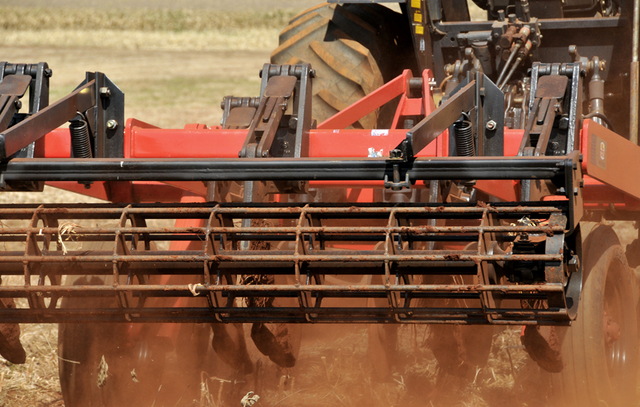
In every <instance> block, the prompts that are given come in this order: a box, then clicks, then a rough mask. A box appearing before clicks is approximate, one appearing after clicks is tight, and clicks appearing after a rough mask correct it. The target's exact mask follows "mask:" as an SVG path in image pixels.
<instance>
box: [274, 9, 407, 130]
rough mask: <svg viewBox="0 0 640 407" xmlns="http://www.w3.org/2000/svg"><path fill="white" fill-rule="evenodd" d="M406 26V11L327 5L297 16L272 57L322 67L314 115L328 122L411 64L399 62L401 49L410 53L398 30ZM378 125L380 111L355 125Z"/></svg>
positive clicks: (363, 126) (317, 71)
mask: <svg viewBox="0 0 640 407" xmlns="http://www.w3.org/2000/svg"><path fill="white" fill-rule="evenodd" d="M394 24H395V26H394ZM406 25H407V24H406V22H405V21H404V17H403V16H402V15H399V14H398V13H396V12H394V11H393V10H390V9H388V8H386V7H383V6H380V5H375V4H374V5H368V4H350V5H342V6H338V5H335V4H321V5H318V6H316V7H313V8H311V9H309V10H306V11H304V12H302V13H300V14H299V15H297V16H296V17H294V18H293V19H292V20H291V22H290V24H289V26H288V27H287V28H285V29H284V30H283V31H282V33H281V34H280V46H278V48H276V49H275V50H274V51H273V53H272V55H271V61H272V63H276V64H294V63H300V62H308V63H311V66H312V67H313V69H315V71H316V78H315V79H314V85H313V89H314V90H313V102H312V103H313V117H314V119H316V120H318V122H322V121H323V120H325V119H327V118H329V117H331V116H333V115H334V114H335V113H337V112H338V111H340V110H342V109H344V108H345V107H347V106H349V105H350V104H352V103H354V102H355V101H357V100H359V99H361V98H362V97H364V96H366V95H367V94H369V93H371V92H373V91H374V90H375V89H377V88H379V87H380V86H382V85H383V84H384V82H385V81H386V80H389V79H391V78H393V77H395V76H396V75H398V74H400V69H402V68H404V67H405V66H400V64H397V58H396V56H397V55H395V52H396V51H398V50H400V49H401V48H402V49H403V50H404V51H406V49H407V47H406V41H404V42H403V41H400V42H401V43H402V45H401V46H400V45H397V44H398V43H399V42H398V39H397V38H398V37H399V36H398V35H396V34H393V33H394V32H395V31H398V28H397V27H405V26H406ZM403 35H404V34H403ZM405 37H406V35H405ZM394 38H395V39H394ZM403 38H404V37H403ZM392 62H396V64H394V67H393V68H390V66H391V63H392ZM377 125H378V112H377V111H376V112H374V113H371V114H369V115H367V116H365V117H364V118H362V119H361V120H360V121H359V122H358V123H356V124H355V125H354V127H362V128H375V127H377Z"/></svg>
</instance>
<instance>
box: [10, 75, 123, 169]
mask: <svg viewBox="0 0 640 407" xmlns="http://www.w3.org/2000/svg"><path fill="white" fill-rule="evenodd" d="M18 78H25V79H18ZM27 81H29V82H31V79H30V77H29V76H28V75H12V76H6V77H5V78H4V80H3V81H2V83H0V97H1V99H0V101H4V100H7V101H9V102H11V104H8V103H4V110H3V111H2V114H1V116H0V120H1V121H0V124H2V125H3V126H0V130H1V131H2V133H0V160H6V159H7V158H11V157H13V156H14V155H15V154H16V153H18V152H19V151H20V150H22V149H23V148H25V147H27V146H29V145H31V144H32V143H33V142H35V141H37V140H39V139H40V138H42V137H43V136H44V135H45V134H47V133H49V132H51V131H53V130H54V129H56V128H58V127H59V126H61V125H63V124H64V123H66V122H68V121H70V120H72V119H74V118H75V117H76V116H78V115H79V114H80V115H81V116H82V117H83V119H86V122H87V125H88V133H89V137H90V140H89V143H90V145H91V150H92V151H91V156H93V157H123V154H124V145H123V140H124V138H123V128H124V93H122V91H121V90H120V89H118V87H117V86H116V85H115V84H114V83H113V82H111V81H110V80H109V78H107V77H106V75H104V74H102V73H99V72H96V73H89V72H88V73H87V77H86V80H85V81H84V82H83V83H82V84H80V86H78V88H76V89H75V90H74V91H73V92H72V93H70V94H69V95H67V96H65V97H63V98H62V99H60V100H59V101H57V102H55V103H54V104H52V105H49V106H47V107H44V108H43V109H41V110H39V111H38V110H36V111H32V112H31V114H30V115H29V117H27V118H23V117H20V119H23V120H21V121H20V122H19V123H17V124H16V125H14V126H12V127H9V128H7V127H8V124H7V126H4V124H5V122H6V121H11V119H12V118H13V116H14V115H15V108H14V107H15V106H16V105H17V104H18V99H19V97H21V96H22V95H24V93H25V91H26V85H29V83H27ZM31 86H33V85H31ZM45 90H46V91H48V86H47V87H46V89H45ZM46 100H47V101H48V94H47V95H46ZM12 113H13V114H12ZM76 158H80V157H76ZM82 158H85V157H82Z"/></svg>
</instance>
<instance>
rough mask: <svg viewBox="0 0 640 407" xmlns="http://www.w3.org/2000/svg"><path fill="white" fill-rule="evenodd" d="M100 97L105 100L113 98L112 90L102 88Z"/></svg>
mask: <svg viewBox="0 0 640 407" xmlns="http://www.w3.org/2000/svg"><path fill="white" fill-rule="evenodd" d="M100 96H102V97H103V98H108V97H111V89H109V88H107V87H106V86H103V87H101V88H100Z"/></svg>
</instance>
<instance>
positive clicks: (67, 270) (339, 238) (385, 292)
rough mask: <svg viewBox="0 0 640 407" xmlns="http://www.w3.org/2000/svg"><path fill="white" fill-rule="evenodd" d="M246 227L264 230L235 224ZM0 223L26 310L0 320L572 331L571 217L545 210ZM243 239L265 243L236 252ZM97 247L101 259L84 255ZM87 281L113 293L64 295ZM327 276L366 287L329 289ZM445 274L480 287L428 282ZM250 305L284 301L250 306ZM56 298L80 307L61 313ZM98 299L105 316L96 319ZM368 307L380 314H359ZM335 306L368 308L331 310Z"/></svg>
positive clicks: (262, 212) (184, 208)
mask: <svg viewBox="0 0 640 407" xmlns="http://www.w3.org/2000/svg"><path fill="white" fill-rule="evenodd" d="M243 219H256V220H265V221H268V222H265V223H259V225H260V226H243V222H242V220H243ZM488 219H490V221H489V220H488ZM523 219H527V221H526V222H524V221H523ZM177 220H180V223H176V221H177ZM434 220H439V221H438V222H437V223H436V222H434ZM0 221H1V222H2V223H1V225H2V227H0V270H1V271H0V274H1V275H2V276H3V277H4V278H3V285H2V286H0V297H5V298H26V299H27V300H28V301H27V303H28V304H27V305H23V307H22V308H18V309H15V310H0V321H12V322H15V321H20V322H37V321H44V322H59V321H76V322H80V321H85V320H89V319H90V320H92V321H130V322H150V321H154V322H161V321H174V322H189V321H200V322H214V321H218V322H241V321H245V322H256V321H271V322H362V323H369V322H395V323H417V322H431V323H459V324H470V323H471V324H486V323H494V324H566V323H568V322H569V317H568V313H567V309H566V306H564V303H563V301H562V299H563V298H564V290H565V287H564V284H563V275H564V274H563V266H562V265H563V264H564V261H565V259H564V256H563V253H562V250H561V247H562V242H563V236H564V230H565V226H566V225H565V223H566V217H565V215H564V214H563V209H562V207H558V206H554V205H553V204H548V205H546V204H542V203H536V204H535V206H524V205H508V204H503V205H498V204H491V205H489V204H484V203H480V204H478V205H472V204H456V205H440V204H438V205H428V204H427V205H425V204H420V205H416V204H389V205H383V204H376V205H371V204H354V205H340V204H336V205H333V206H330V205H313V204H307V205H305V204H300V205H297V206H294V205H284V204H215V203H211V204H192V205H189V204H181V205H178V204H176V205H137V206H134V205H127V206H123V205H111V204H105V205H3V206H0ZM158 221H162V222H165V223H164V224H160V225H158V224H156V223H155V222H158ZM185 222H186V223H185ZM167 223H171V224H179V225H182V226H165V225H166V224H167ZM185 224H189V225H193V226H188V227H185V226H184V225H185ZM245 224H248V225H250V224H251V222H245ZM516 236H528V237H530V238H531V240H532V241H536V242H538V241H539V242H545V241H546V242H548V243H547V244H548V245H549V246H548V249H547V251H546V252H545V251H535V252H531V253H517V254H514V253H512V252H511V249H510V247H511V245H512V242H513V241H514V240H515V238H516ZM247 241H249V242H254V241H255V242H263V243H264V242H268V244H262V245H260V244H256V245H254V244H251V245H250V246H248V245H244V247H243V245H242V244H241V243H242V242H247ZM92 242H103V243H104V245H106V247H104V245H103V248H102V249H99V250H96V249H92V248H91V247H90V246H91V245H90V244H91V243H92ZM176 242H188V248H187V246H186V245H184V244H182V246H180V245H175V243H176ZM491 245H493V246H491ZM496 245H498V246H499V248H496V247H497V246H496ZM178 246H180V247H181V248H180V249H177V247H178ZM465 246H466V247H465ZM489 246H491V250H487V249H486V248H487V247H489ZM172 247H173V248H174V249H173V250H172V249H171V248H172ZM247 247H249V249H247ZM523 263H527V264H528V263H531V264H542V265H546V267H547V275H546V277H545V275H544V273H543V274H542V277H541V278H539V279H537V280H536V279H534V280H532V281H524V280H523V281H520V282H519V283H517V284H515V283H513V282H510V281H509V279H508V278H507V276H508V275H509V274H508V272H506V271H503V270H510V269H509V268H510V267H511V266H510V265H511V264H523ZM496 270H498V271H497V272H496ZM247 273H250V274H257V275H260V274H264V275H276V276H280V277H279V278H280V280H276V282H275V283H274V284H271V285H243V284H242V283H241V279H239V278H238V276H240V275H242V274H247ZM11 275H13V276H21V277H12V278H8V276H11ZM85 275H86V276H103V277H102V278H103V279H104V276H108V277H107V278H108V279H109V280H100V281H109V282H105V283H104V285H87V284H86V283H85V284H78V285H65V283H64V281H65V280H64V279H65V277H70V276H85ZM329 275H336V276H359V277H358V278H359V279H360V281H362V283H358V284H344V285H338V284H335V283H330V282H326V283H325V282H324V281H325V280H326V277H327V276H329ZM441 275H454V276H456V275H471V276H475V277H477V279H476V281H478V282H479V283H477V284H465V283H462V280H460V281H461V283H460V284H435V283H434V281H436V280H434V279H433V278H434V276H441ZM372 276H374V277H375V276H381V278H382V282H383V284H379V283H375V284H374V283H372V281H380V277H378V278H377V280H372ZM363 278H364V280H363ZM549 278H551V280H553V281H551V280H549ZM545 279H546V280H545ZM16 280H17V282H16ZM547 280H548V281H547ZM254 297H272V298H283V299H288V300H287V301H288V302H286V304H287V305H286V306H271V307H268V308H260V307H249V306H247V303H248V302H249V301H248V299H250V298H254ZM62 298H73V299H74V302H73V303H74V304H80V303H82V304H83V305H82V306H81V307H80V306H77V307H76V308H73V307H72V308H68V307H65V308H60V303H61V299H62ZM96 298H111V299H112V304H111V306H107V307H106V308H105V306H104V303H101V304H102V305H101V307H99V308H97V307H93V306H92V303H93V302H94V301H95V299H96ZM180 298H182V299H188V300H187V301H186V303H187V304H189V305H188V306H185V305H184V304H185V302H184V301H183V302H180V303H178V302H177V299H180ZM373 298H387V299H388V305H387V306H385V307H373V306H367V305H366V304H367V299H373ZM335 299H359V300H361V301H362V303H361V304H360V305H358V306H345V307H335V306H334V305H333V304H335V302H331V303H330V304H329V305H327V301H325V300H331V301H334V300H335ZM424 299H478V300H480V303H481V304H482V307H480V308H478V309H470V308H455V307H454V308H443V309H440V308H434V307H431V306H427V305H425V304H426V303H425V301H424ZM510 299H514V300H541V301H544V300H550V299H555V300H554V301H553V304H552V306H551V307H550V308H549V309H546V310H523V309H520V308H517V309H511V308H504V307H503V306H501V305H500V304H501V303H502V300H510ZM558 299H559V300H558ZM292 302H293V303H297V306H295V305H292Z"/></svg>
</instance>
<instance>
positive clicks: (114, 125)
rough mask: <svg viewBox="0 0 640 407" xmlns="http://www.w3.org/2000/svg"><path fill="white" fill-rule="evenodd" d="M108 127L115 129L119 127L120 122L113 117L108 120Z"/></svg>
mask: <svg viewBox="0 0 640 407" xmlns="http://www.w3.org/2000/svg"><path fill="white" fill-rule="evenodd" d="M107 128H108V129H109V130H115V129H116V128H118V122H117V121H115V120H113V119H111V120H109V121H108V122H107Z"/></svg>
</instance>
